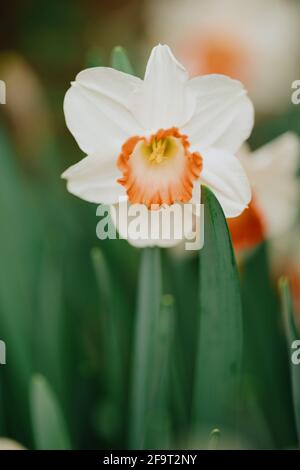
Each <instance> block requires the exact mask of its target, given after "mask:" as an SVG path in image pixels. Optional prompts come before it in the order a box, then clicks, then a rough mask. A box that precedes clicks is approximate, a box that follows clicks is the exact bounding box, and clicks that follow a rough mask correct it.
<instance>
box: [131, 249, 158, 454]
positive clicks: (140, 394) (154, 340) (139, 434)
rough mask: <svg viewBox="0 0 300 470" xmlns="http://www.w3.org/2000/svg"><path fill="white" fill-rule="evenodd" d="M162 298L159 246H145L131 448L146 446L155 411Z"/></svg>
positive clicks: (133, 388)
mask: <svg viewBox="0 0 300 470" xmlns="http://www.w3.org/2000/svg"><path fill="white" fill-rule="evenodd" d="M160 299H161V267H160V252H159V248H145V249H143V251H142V255H141V265H140V275H139V286H138V300H137V313H136V324H135V344H134V356H133V369H132V390H131V414H130V417H131V423H130V447H131V448H132V449H141V448H143V447H145V445H146V442H145V439H146V433H147V423H148V420H149V416H150V414H151V411H152V410H151V407H150V403H151V400H150V397H151V395H150V390H151V385H152V379H153V374H154V370H153V365H154V358H155V352H156V347H157V344H158V336H157V328H158V319H159V312H160Z"/></svg>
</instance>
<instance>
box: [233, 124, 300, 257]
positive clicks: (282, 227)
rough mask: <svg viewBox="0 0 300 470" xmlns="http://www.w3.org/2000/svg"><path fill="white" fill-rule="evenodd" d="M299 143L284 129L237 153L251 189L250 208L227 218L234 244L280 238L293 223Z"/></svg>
mask: <svg viewBox="0 0 300 470" xmlns="http://www.w3.org/2000/svg"><path fill="white" fill-rule="evenodd" d="M299 152H300V142H299V138H298V137H297V135H296V134H293V133H292V132H286V133H285V134H282V135H281V136H280V137H277V138H276V139H275V140H273V141H272V142H270V143H268V144H266V145H264V146H263V147H261V148H260V149H258V150H256V151H255V152H252V153H251V152H250V149H248V148H247V146H246V145H244V146H243V147H242V149H241V150H240V152H239V158H240V162H241V163H242V165H243V167H244V169H245V171H246V173H247V176H248V178H249V181H250V184H251V188H252V200H251V202H250V204H249V207H248V208H247V209H245V210H244V212H243V213H242V214H241V215H240V216H239V217H236V218H233V219H230V220H228V226H229V229H230V232H231V237H232V241H233V244H234V247H235V248H236V249H237V250H246V249H251V248H254V247H255V246H256V245H258V244H259V243H261V242H262V241H263V240H265V239H269V240H274V239H277V240H278V239H279V238H280V237H281V236H283V235H284V234H286V233H288V232H289V231H290V230H291V228H292V227H293V225H294V224H295V221H296V217H297V214H298V202H299V183H298V180H297V170H298V168H299Z"/></svg>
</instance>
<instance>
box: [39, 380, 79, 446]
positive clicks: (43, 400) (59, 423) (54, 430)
mask: <svg viewBox="0 0 300 470" xmlns="http://www.w3.org/2000/svg"><path fill="white" fill-rule="evenodd" d="M30 405H31V419H32V427H33V433H34V439H35V444H36V449H38V450H48V449H49V450H69V449H70V448H71V443H70V439H69V436H68V432H67V429H66V424H65V422H64V418H63V416H62V413H61V410H60V406H59V403H58V402H57V400H56V397H55V396H54V394H53V391H52V390H51V388H50V386H49V384H48V382H47V381H46V379H45V378H44V377H43V376H42V375H38V374H37V375H34V376H33V378H32V381H31V388H30Z"/></svg>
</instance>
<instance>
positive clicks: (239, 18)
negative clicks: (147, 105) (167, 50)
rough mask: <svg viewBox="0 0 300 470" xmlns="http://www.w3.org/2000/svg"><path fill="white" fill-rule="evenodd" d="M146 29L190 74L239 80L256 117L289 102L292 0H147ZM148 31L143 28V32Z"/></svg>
mask: <svg viewBox="0 0 300 470" xmlns="http://www.w3.org/2000/svg"><path fill="white" fill-rule="evenodd" d="M147 5H148V8H147V9H146V14H145V27H146V30H147V36H148V39H149V41H150V42H151V43H156V42H157V41H165V42H167V43H168V44H170V46H171V47H172V48H173V49H174V51H175V53H176V55H177V56H178V58H179V60H181V61H182V63H183V64H184V65H185V66H186V67H187V69H188V71H189V72H190V73H191V74H192V75H203V74H210V73H221V74H225V75H228V76H230V77H232V78H236V79H238V80H241V81H242V82H243V83H244V84H245V86H246V87H247V89H248V90H249V95H250V97H251V99H253V102H254V105H255V108H256V110H257V111H258V112H262V113H270V112H274V111H275V112H277V111H278V110H280V109H281V108H282V107H283V106H287V105H288V104H289V103H290V95H291V83H292V82H293V81H294V80H295V79H297V78H299V77H298V75H299V63H300V62H299V60H300V54H299V47H298V45H299V43H300V28H299V24H300V4H299V2H297V1H294V0H221V1H220V0H184V1H182V0H164V1H161V0H151V1H149V2H148V4H147ZM147 28H148V29H147Z"/></svg>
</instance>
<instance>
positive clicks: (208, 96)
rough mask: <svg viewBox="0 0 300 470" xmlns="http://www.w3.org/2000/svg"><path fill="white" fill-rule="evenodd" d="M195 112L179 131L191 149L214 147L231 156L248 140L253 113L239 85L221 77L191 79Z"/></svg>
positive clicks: (235, 81) (241, 86) (244, 92)
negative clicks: (195, 102)
mask: <svg viewBox="0 0 300 470" xmlns="http://www.w3.org/2000/svg"><path fill="white" fill-rule="evenodd" d="M188 87H189V88H190V89H191V90H192V91H193V92H194V93H195V94H196V95H197V105H196V111H195V114H194V115H193V117H192V119H191V120H190V121H189V122H188V123H187V124H186V125H185V126H184V127H183V129H182V131H183V132H184V133H185V134H187V135H188V136H189V140H190V142H191V143H192V144H193V145H197V146H201V147H202V148H205V147H210V146H213V147H217V148H222V149H224V150H227V151H229V152H231V153H235V152H236V151H237V150H238V149H239V148H240V146H241V145H242V143H243V142H244V141H245V140H246V139H247V138H248V137H249V135H250V133H251V130H252V127H253V122H254V111H253V106H252V103H251V101H250V100H249V98H248V96H247V94H246V90H245V89H244V87H243V85H242V84H241V83H240V82H238V81H237V80H232V79H230V78H228V77H225V76H223V75H208V76H203V77H197V78H194V79H192V80H191V81H190V82H189V84H188Z"/></svg>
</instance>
